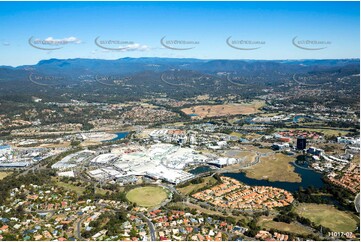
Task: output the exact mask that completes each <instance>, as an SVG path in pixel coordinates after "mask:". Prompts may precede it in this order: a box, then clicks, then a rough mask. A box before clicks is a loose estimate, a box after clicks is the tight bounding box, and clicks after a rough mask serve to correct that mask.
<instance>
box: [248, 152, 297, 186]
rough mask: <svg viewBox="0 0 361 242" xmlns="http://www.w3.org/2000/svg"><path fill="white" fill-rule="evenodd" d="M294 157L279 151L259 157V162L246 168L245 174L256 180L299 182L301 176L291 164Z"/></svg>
mask: <svg viewBox="0 0 361 242" xmlns="http://www.w3.org/2000/svg"><path fill="white" fill-rule="evenodd" d="M294 160H295V158H294V157H291V156H287V155H284V154H281V153H274V154H269V155H267V156H265V157H260V163H258V164H256V165H254V166H252V167H251V168H249V169H246V170H245V172H246V176H247V177H249V178H253V179H258V180H269V181H283V182H301V177H300V176H299V174H297V173H296V172H295V171H294V170H295V167H294V166H293V165H292V164H291V162H292V161H294Z"/></svg>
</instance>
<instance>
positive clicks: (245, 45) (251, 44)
mask: <svg viewBox="0 0 361 242" xmlns="http://www.w3.org/2000/svg"><path fill="white" fill-rule="evenodd" d="M226 43H227V45H228V46H229V47H231V48H233V49H237V50H257V49H260V48H262V47H263V46H264V45H265V44H266V41H263V40H245V39H242V40H232V36H229V37H228V38H227V39H226Z"/></svg>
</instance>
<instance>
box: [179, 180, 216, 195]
mask: <svg viewBox="0 0 361 242" xmlns="http://www.w3.org/2000/svg"><path fill="white" fill-rule="evenodd" d="M216 182H217V180H216V179H215V178H214V177H211V176H208V177H204V178H202V182H201V183H199V184H189V185H188V186H185V187H181V188H177V190H178V191H180V192H181V193H182V194H184V195H188V194H190V193H192V192H193V191H197V190H199V189H201V188H203V187H205V186H208V185H213V184H215V183H216Z"/></svg>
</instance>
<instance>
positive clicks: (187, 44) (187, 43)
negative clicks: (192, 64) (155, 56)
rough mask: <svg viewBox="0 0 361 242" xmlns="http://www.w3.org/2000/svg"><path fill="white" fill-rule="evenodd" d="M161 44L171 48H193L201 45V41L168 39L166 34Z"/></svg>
mask: <svg viewBox="0 0 361 242" xmlns="http://www.w3.org/2000/svg"><path fill="white" fill-rule="evenodd" d="M160 44H161V45H162V46H163V47H165V48H167V49H170V50H191V49H194V48H196V46H197V45H199V44H200V43H199V41H196V40H179V39H169V40H166V36H164V37H163V38H161V40H160Z"/></svg>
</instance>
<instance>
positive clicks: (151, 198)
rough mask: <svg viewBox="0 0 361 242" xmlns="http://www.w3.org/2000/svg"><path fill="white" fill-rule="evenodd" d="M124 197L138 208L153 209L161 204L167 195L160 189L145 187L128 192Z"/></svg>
mask: <svg viewBox="0 0 361 242" xmlns="http://www.w3.org/2000/svg"><path fill="white" fill-rule="evenodd" d="M126 197H127V199H128V200H129V201H130V202H133V203H136V204H137V205H138V206H142V207H154V206H157V205H159V204H161V203H162V202H163V201H164V200H165V199H166V198H167V197H168V194H167V192H166V190H165V189H163V188H162V187H156V186H146V187H137V188H134V189H132V190H130V191H129V192H128V193H127V195H126Z"/></svg>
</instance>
